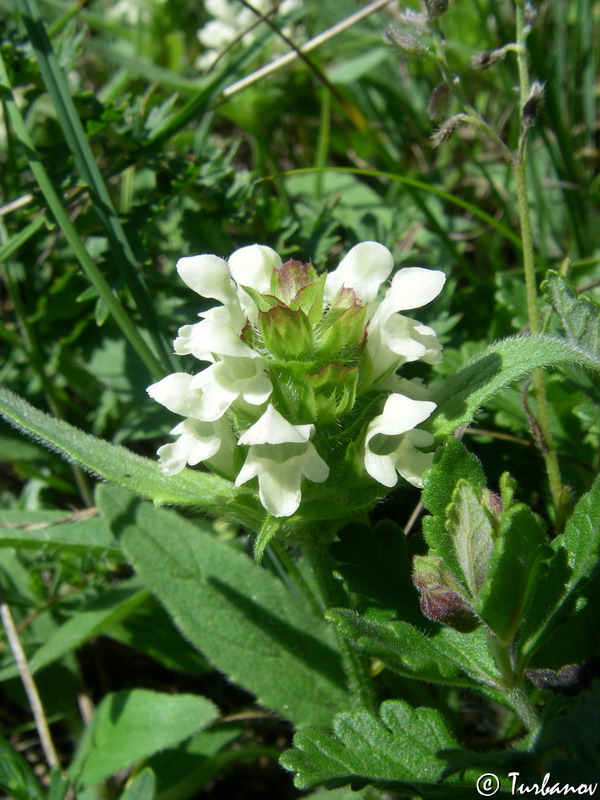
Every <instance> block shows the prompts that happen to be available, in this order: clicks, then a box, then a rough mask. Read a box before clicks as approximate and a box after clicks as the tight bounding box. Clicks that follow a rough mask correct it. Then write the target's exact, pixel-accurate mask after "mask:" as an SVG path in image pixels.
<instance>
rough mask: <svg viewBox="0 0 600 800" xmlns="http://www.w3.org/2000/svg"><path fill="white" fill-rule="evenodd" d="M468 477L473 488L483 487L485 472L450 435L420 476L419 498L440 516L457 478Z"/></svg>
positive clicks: (442, 514)
mask: <svg viewBox="0 0 600 800" xmlns="http://www.w3.org/2000/svg"><path fill="white" fill-rule="evenodd" d="M461 478H462V479H463V480H465V481H468V482H469V483H470V484H471V486H472V487H473V489H474V490H475V492H476V493H477V494H480V493H481V492H482V491H483V489H485V485H486V480H485V473H484V471H483V468H482V466H481V462H480V461H479V459H478V458H476V456H474V455H473V453H470V452H469V451H468V450H467V448H466V447H465V446H464V444H463V443H462V442H461V441H460V440H459V439H456V438H454V437H452V439H448V441H447V442H446V443H445V444H444V446H443V447H442V448H441V450H440V452H439V455H438V457H437V458H436V460H435V464H434V466H433V467H432V468H431V469H430V470H428V471H427V472H426V473H425V475H424V477H423V493H422V495H421V501H422V503H423V505H424V506H425V508H426V509H427V510H428V511H430V512H431V513H432V514H435V515H440V516H442V517H443V516H444V514H445V513H446V508H447V506H448V505H449V504H450V502H451V501H452V495H453V494H454V489H455V488H456V484H457V483H458V481H459V479H461Z"/></svg>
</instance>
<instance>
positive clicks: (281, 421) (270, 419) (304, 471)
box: [235, 404, 329, 517]
mask: <svg viewBox="0 0 600 800" xmlns="http://www.w3.org/2000/svg"><path fill="white" fill-rule="evenodd" d="M314 430H315V426H314V425H292V424H291V423H290V422H288V421H287V420H286V419H285V418H284V417H282V415H281V414H280V413H279V412H278V411H277V410H276V409H275V408H274V406H273V405H271V404H269V405H268V406H267V410H266V411H265V413H264V414H263V415H262V417H261V418H260V419H259V420H258V421H257V422H255V423H254V425H252V427H251V428H249V429H248V430H247V431H246V432H245V433H244V434H243V435H242V436H240V438H239V441H238V444H241V445H250V449H249V450H248V455H247V456H246V461H245V462H244V466H243V467H242V469H241V470H240V473H239V475H238V476H237V478H236V481H235V485H236V486H241V485H242V484H243V483H246V482H247V481H249V480H251V479H252V478H255V477H258V492H259V497H260V502H261V503H262V505H263V506H264V508H266V509H267V511H269V512H270V513H271V514H273V516H274V517H289V516H291V515H292V514H294V512H295V511H297V510H298V507H299V506H300V501H301V500H302V490H301V483H302V478H303V477H304V478H307V479H308V480H309V481H313V482H314V483H323V482H324V481H326V480H327V478H328V476H329V467H328V466H327V464H326V463H325V461H324V460H323V459H322V458H321V456H320V455H319V454H318V453H317V451H316V449H315V446H314V445H313V444H312V442H310V441H309V439H310V437H311V436H312V434H313V433H314Z"/></svg>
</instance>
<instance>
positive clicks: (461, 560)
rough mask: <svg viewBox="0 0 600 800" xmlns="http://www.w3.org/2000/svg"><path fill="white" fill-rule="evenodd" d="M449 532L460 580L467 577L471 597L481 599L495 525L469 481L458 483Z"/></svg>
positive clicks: (447, 528) (450, 510)
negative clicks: (492, 523) (458, 567)
mask: <svg viewBox="0 0 600 800" xmlns="http://www.w3.org/2000/svg"><path fill="white" fill-rule="evenodd" d="M446 530H447V531H448V535H449V537H450V538H451V539H452V543H453V545H454V551H455V553H456V558H457V560H458V564H459V566H460V574H459V575H457V576H456V577H457V578H459V579H460V578H461V577H464V580H465V582H466V585H467V586H468V587H469V590H470V592H471V595H472V596H473V597H477V595H478V594H479V590H480V589H481V587H482V586H483V583H484V582H485V578H486V575H487V569H488V563H489V560H490V554H491V551H492V547H493V542H492V525H491V522H490V520H489V519H488V516H487V514H486V512H485V511H484V510H483V508H482V507H481V504H480V502H479V499H478V497H477V495H476V494H475V492H474V491H473V489H472V488H471V486H470V484H468V483H467V481H465V480H460V481H459V482H458V484H457V486H456V489H455V490H454V494H453V495H452V503H451V505H450V506H449V508H448V512H447V520H446ZM448 566H450V567H451V566H452V565H451V564H449V565H448Z"/></svg>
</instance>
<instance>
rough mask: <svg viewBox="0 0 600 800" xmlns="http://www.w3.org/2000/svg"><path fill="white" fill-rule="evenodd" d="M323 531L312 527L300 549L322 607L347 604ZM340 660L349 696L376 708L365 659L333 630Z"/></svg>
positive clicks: (345, 605) (361, 704) (372, 708)
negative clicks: (335, 573) (319, 596)
mask: <svg viewBox="0 0 600 800" xmlns="http://www.w3.org/2000/svg"><path fill="white" fill-rule="evenodd" d="M320 533H321V534H324V533H325V532H324V531H319V530H315V529H314V528H313V529H312V530H311V531H310V533H309V534H308V535H307V536H306V537H305V538H303V539H302V541H301V546H302V553H303V555H304V557H305V558H306V559H307V561H308V563H309V565H310V568H311V570H312V572H313V575H314V577H315V581H316V583H317V586H318V589H319V592H320V594H321V600H322V607H323V611H325V610H326V609H328V608H348V605H349V603H348V597H347V595H346V592H345V590H344V587H343V586H342V584H341V583H340V582H339V581H337V580H336V579H335V578H334V576H333V565H334V562H333V559H332V558H331V556H330V555H329V549H328V548H329V544H330V540H329V538H328V537H327V536H326V535H323V537H322V538H319V534H320ZM336 635H337V639H338V645H339V648H340V653H341V656H342V662H343V664H344V669H345V671H346V676H347V678H348V685H349V689H350V693H351V696H352V697H353V698H357V699H358V705H360V706H364V707H366V708H368V709H369V710H370V711H373V712H376V711H377V703H376V699H375V692H374V689H373V683H372V681H371V676H370V674H369V668H368V664H367V662H366V659H364V658H363V657H362V656H360V655H359V654H358V653H357V652H356V650H355V649H354V648H353V647H352V645H351V644H350V643H349V642H348V640H347V639H345V638H344V637H343V636H342V635H341V634H339V633H337V632H336Z"/></svg>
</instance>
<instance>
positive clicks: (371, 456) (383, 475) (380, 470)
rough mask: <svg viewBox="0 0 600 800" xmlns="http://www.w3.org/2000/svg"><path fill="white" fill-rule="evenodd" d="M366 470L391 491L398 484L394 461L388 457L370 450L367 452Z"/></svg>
mask: <svg viewBox="0 0 600 800" xmlns="http://www.w3.org/2000/svg"><path fill="white" fill-rule="evenodd" d="M365 469H366V471H367V472H368V473H369V475H370V476H371V477H372V478H373V480H376V481H377V483H381V484H382V485H383V486H388V487H389V488H390V489H391V488H392V486H395V485H396V484H397V483H398V475H397V473H396V467H395V466H394V462H393V459H392V458H390V456H389V455H387V456H379V455H377V454H376V453H372V452H371V451H370V450H368V449H367V450H365Z"/></svg>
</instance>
